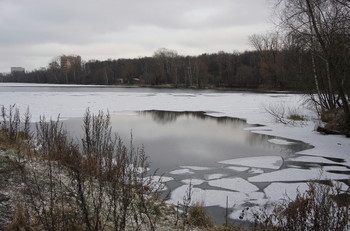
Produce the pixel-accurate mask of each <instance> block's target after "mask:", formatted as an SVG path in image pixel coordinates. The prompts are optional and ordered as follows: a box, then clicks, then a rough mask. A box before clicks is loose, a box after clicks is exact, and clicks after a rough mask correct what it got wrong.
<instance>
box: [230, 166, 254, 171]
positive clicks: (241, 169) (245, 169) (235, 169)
mask: <svg viewBox="0 0 350 231" xmlns="http://www.w3.org/2000/svg"><path fill="white" fill-rule="evenodd" d="M226 169H230V170H233V171H236V172H244V171H247V170H248V169H249V167H237V166H228V167H226Z"/></svg>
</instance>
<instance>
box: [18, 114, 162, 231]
mask: <svg viewBox="0 0 350 231" xmlns="http://www.w3.org/2000/svg"><path fill="white" fill-rule="evenodd" d="M83 130H84V137H83V138H82V139H81V143H79V142H73V141H74V140H72V139H70V138H69V135H68V133H67V131H66V130H65V129H63V126H62V123H61V122H60V121H59V118H58V119H57V120H56V121H52V120H51V121H48V122H47V121H46V119H45V117H41V119H40V121H39V122H38V123H37V126H36V136H35V137H36V144H37V148H36V150H37V155H36V156H32V157H31V158H28V159H27V160H26V163H25V164H26V167H25V168H23V171H22V176H23V182H24V184H25V190H24V193H23V197H24V199H23V200H24V201H25V203H26V205H27V208H28V209H29V210H30V212H29V214H31V216H30V218H29V219H31V220H33V221H35V222H36V223H38V224H39V225H38V227H39V228H40V229H42V230H72V228H74V229H76V230H96V231H97V230H110V229H112V230H125V229H130V228H131V229H133V230H141V229H147V230H155V228H156V224H157V219H158V217H159V211H158V212H157V209H156V208H157V205H156V202H152V198H153V197H156V195H157V193H158V189H157V188H154V187H153V186H154V182H152V181H151V180H147V179H151V178H148V177H147V173H146V171H147V169H149V164H148V161H147V156H146V154H145V151H144V149H143V148H141V149H138V148H135V147H134V145H133V143H132V137H131V141H130V145H129V147H128V148H127V147H126V146H125V145H124V143H123V142H122V140H121V139H120V138H119V137H118V136H116V135H112V133H111V126H110V117H109V114H108V113H107V114H106V115H105V114H104V113H103V112H99V113H98V115H96V116H95V115H92V114H91V113H90V111H89V110H87V111H86V114H85V116H84V120H83ZM38 159H39V160H40V161H39V162H40V164H39V162H38ZM154 201H159V199H157V200H154ZM151 205H152V206H151ZM152 208H153V209H152ZM77 221H79V222H80V224H78V223H77Z"/></svg>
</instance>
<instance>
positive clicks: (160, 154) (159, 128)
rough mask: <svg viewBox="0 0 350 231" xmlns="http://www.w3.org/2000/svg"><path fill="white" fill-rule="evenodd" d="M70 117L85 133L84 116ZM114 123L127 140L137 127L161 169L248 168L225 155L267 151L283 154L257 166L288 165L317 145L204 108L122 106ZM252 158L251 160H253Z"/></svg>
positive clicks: (71, 125) (137, 138) (69, 123)
mask: <svg viewBox="0 0 350 231" xmlns="http://www.w3.org/2000/svg"><path fill="white" fill-rule="evenodd" d="M64 123H65V125H66V127H67V129H68V130H69V131H70V132H71V134H72V136H73V137H76V136H80V134H79V133H80V132H82V119H81V118H74V119H68V120H65V121H64ZM111 125H112V127H113V132H115V133H117V134H118V135H119V136H120V137H121V138H122V140H123V141H124V143H125V144H126V145H127V144H128V143H129V140H130V133H131V132H132V136H133V142H134V144H135V145H136V146H138V147H141V146H142V145H144V147H145V150H146V154H147V155H148V156H149V157H150V159H149V161H150V162H151V168H153V169H159V172H160V173H169V172H170V173H173V170H176V169H177V168H179V167H180V168H182V169H189V171H188V173H190V172H193V171H196V170H200V172H202V173H206V172H218V171H220V172H232V171H235V172H244V171H240V170H242V169H239V168H237V169H234V168H233V167H232V166H231V165H232V163H230V162H228V163H225V160H230V159H236V158H246V157H257V158H259V159H260V157H264V159H265V160H266V159H268V158H267V157H266V156H276V157H279V158H278V159H277V161H275V162H276V165H275V167H271V166H263V164H262V165H260V166H253V167H262V168H267V169H271V168H272V169H279V168H281V167H282V166H283V165H284V164H283V159H286V158H289V157H295V152H298V151H301V150H304V149H307V148H311V146H310V145H307V144H305V143H302V142H298V141H290V140H289V141H286V140H284V142H287V143H286V144H284V143H283V144H279V143H278V142H277V144H276V142H275V141H276V140H280V141H282V140H281V139H276V138H275V137H271V136H267V135H261V134H255V133H252V132H250V131H247V130H245V128H248V127H252V125H248V124H247V123H246V122H245V121H244V120H242V119H235V118H229V117H213V116H208V115H206V114H205V113H204V112H170V111H157V110H152V111H141V112H121V113H119V114H118V115H113V116H112V117H111ZM255 126H256V125H255ZM222 161H223V162H222ZM273 161H274V160H271V162H273ZM248 162H249V163H250V164H251V162H252V161H248ZM255 162H256V161H255ZM233 164H236V165H237V164H238V165H240V163H239V162H238V161H233ZM242 164H243V165H247V163H242ZM242 164H241V165H242ZM186 166H198V168H191V167H186ZM229 166H231V168H230V167H229ZM214 168H215V170H214ZM175 173H176V172H175ZM174 175H180V174H174ZM184 175H186V174H184ZM226 175H227V174H226Z"/></svg>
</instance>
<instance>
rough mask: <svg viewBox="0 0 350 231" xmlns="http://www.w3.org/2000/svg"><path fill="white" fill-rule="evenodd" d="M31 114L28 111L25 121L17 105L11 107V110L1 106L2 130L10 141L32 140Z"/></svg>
mask: <svg viewBox="0 0 350 231" xmlns="http://www.w3.org/2000/svg"><path fill="white" fill-rule="evenodd" d="M30 119H31V116H30V113H29V109H27V111H26V113H25V114H24V115H23V120H21V116H20V113H19V109H18V108H17V107H16V105H15V104H14V105H10V106H9V108H6V107H4V106H1V120H2V121H1V130H2V131H3V132H5V134H6V135H7V137H8V138H9V139H10V140H13V141H15V140H17V139H19V138H21V139H23V140H25V139H26V140H30V135H31V134H30V128H29V126H30Z"/></svg>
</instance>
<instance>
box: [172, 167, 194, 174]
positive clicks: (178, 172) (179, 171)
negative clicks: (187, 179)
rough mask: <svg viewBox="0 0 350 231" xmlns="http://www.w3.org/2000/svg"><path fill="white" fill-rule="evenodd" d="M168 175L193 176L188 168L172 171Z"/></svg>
mask: <svg viewBox="0 0 350 231" xmlns="http://www.w3.org/2000/svg"><path fill="white" fill-rule="evenodd" d="M169 173H170V174H173V175H182V174H193V173H194V172H192V171H191V170H190V169H188V168H184V169H176V170H173V171H171V172H169Z"/></svg>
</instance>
